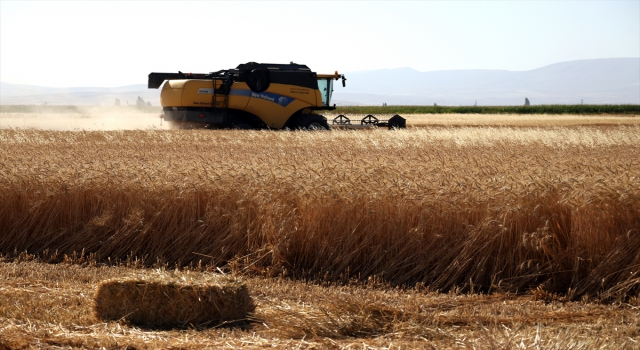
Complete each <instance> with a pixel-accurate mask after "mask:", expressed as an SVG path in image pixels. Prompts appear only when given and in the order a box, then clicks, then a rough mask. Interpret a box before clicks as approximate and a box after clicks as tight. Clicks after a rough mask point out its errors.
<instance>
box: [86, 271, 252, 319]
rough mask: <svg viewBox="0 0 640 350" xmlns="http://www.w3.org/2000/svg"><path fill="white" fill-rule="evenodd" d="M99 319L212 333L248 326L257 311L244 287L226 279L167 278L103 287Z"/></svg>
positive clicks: (160, 274) (159, 275) (113, 282)
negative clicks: (219, 328) (202, 329)
mask: <svg viewBox="0 0 640 350" xmlns="http://www.w3.org/2000/svg"><path fill="white" fill-rule="evenodd" d="M94 299H95V308H94V311H95V316H96V317H97V318H98V319H102V320H120V319H123V320H126V321H129V322H131V323H132V324H135V325H138V326H142V327H153V328H157V327H213V326H218V325H221V324H226V323H233V322H238V321H244V320H246V319H247V317H248V316H249V315H250V313H251V312H253V310H254V308H255V307H254V304H253V301H252V299H251V296H250V295H249V291H248V289H247V287H246V285H244V284H243V283H241V282H240V281H238V280H234V279H231V278H227V277H222V276H218V277H213V276H209V278H203V277H200V278H199V279H198V280H196V279H193V278H189V279H187V278H185V276H184V275H183V276H181V277H177V276H173V275H171V273H168V272H156V273H154V274H139V275H136V276H132V277H128V278H116V279H111V280H107V281H102V282H100V283H99V284H98V287H97V288H96V293H95V298H94Z"/></svg>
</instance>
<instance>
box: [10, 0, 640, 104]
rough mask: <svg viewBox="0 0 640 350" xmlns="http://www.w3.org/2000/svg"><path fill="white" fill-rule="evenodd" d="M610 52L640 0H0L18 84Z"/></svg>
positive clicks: (497, 61)
mask: <svg viewBox="0 0 640 350" xmlns="http://www.w3.org/2000/svg"><path fill="white" fill-rule="evenodd" d="M612 57H640V0H628V1H610V0H607V1H604V0H602V1H406V2H404V1H392V2H387V1H295V2H294V1H281V2H279V1H250V2H243V1H231V2H227V1H157V2H156V1H43V2H39V1H9V0H0V81H2V82H5V83H13V84H29V85H39V86H50V87H80V86H82V87H85V86H86V87H88V86H101V87H115V86H126V85H133V84H146V81H147V75H148V74H149V73H150V72H177V71H178V70H180V71H183V72H193V73H196V72H198V73H207V72H211V71H217V70H220V69H227V68H233V67H236V66H237V65H238V64H240V63H245V62H249V61H255V62H266V63H288V62H291V61H293V62H295V63H301V64H306V65H308V66H309V67H310V68H311V69H312V70H314V71H316V72H318V73H332V72H334V71H336V70H338V71H340V72H341V73H347V72H354V71H363V70H376V69H392V68H400V67H410V68H413V69H416V70H418V71H422V72H426V71H437V70H453V69H505V70H512V71H523V70H531V69H535V68H540V67H543V66H546V65H549V64H553V63H557V62H564V61H572V60H580V59H593V58H612ZM0 93H1V91H0Z"/></svg>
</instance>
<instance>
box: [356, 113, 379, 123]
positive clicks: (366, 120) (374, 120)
mask: <svg viewBox="0 0 640 350" xmlns="http://www.w3.org/2000/svg"><path fill="white" fill-rule="evenodd" d="M378 121H379V120H378V118H376V117H374V116H373V115H372V114H369V115H368V116H366V117H364V118H362V120H361V121H360V124H361V125H378Z"/></svg>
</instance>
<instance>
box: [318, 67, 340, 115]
mask: <svg viewBox="0 0 640 350" xmlns="http://www.w3.org/2000/svg"><path fill="white" fill-rule="evenodd" d="M338 79H342V87H345V85H346V84H345V82H346V80H347V78H345V77H344V74H338V71H336V72H335V73H334V74H318V90H320V95H321V96H322V105H323V106H331V95H332V93H333V81H334V80H338ZM334 107H335V104H334Z"/></svg>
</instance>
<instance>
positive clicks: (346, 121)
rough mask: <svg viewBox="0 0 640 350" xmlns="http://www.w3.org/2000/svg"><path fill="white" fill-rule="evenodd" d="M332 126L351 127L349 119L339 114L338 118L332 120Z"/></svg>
mask: <svg viewBox="0 0 640 350" xmlns="http://www.w3.org/2000/svg"><path fill="white" fill-rule="evenodd" d="M333 124H336V125H351V119H349V118H347V116H345V115H344V114H340V115H339V116H337V117H335V118H333Z"/></svg>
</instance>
